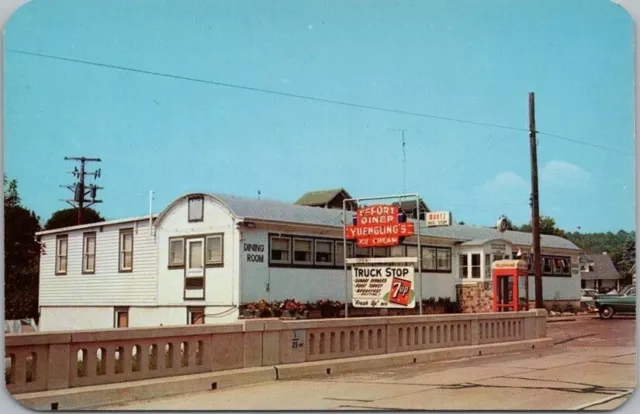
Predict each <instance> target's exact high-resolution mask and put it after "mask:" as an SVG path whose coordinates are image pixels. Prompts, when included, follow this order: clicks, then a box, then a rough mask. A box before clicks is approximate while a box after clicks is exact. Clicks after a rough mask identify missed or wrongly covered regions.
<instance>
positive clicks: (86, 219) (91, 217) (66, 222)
mask: <svg viewBox="0 0 640 414" xmlns="http://www.w3.org/2000/svg"><path fill="white" fill-rule="evenodd" d="M101 221H104V218H103V217H102V216H101V215H100V213H98V212H97V211H95V210H94V209H92V208H90V207H85V208H83V209H82V223H81V224H91V223H99V222H101ZM77 224H78V211H77V210H76V209H75V208H66V209H62V210H58V211H56V212H55V213H53V214H52V215H51V218H50V219H49V220H47V222H46V223H45V225H44V229H45V230H55V229H61V228H63V227H70V226H75V225H77Z"/></svg>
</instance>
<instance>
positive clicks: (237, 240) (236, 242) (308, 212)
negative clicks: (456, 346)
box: [38, 194, 580, 331]
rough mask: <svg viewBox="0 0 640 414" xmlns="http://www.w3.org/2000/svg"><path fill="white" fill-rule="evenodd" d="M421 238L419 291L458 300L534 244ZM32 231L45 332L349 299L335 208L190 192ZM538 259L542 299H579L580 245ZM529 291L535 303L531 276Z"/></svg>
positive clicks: (492, 236) (455, 230) (377, 252)
mask: <svg viewBox="0 0 640 414" xmlns="http://www.w3.org/2000/svg"><path fill="white" fill-rule="evenodd" d="M341 196H342V197H344V195H341ZM347 214H348V217H347V219H348V220H349V221H351V217H352V214H353V213H351V212H348V213H347ZM416 227H417V226H416ZM421 234H422V236H421V244H422V266H423V270H422V283H423V298H424V299H427V298H429V297H435V298H438V297H449V298H451V299H452V300H454V301H455V300H456V285H458V284H477V283H478V282H487V281H489V280H490V277H491V276H490V263H491V262H492V261H493V260H497V259H501V258H503V257H504V258H508V257H513V256H514V255H515V253H516V252H517V251H518V249H521V250H522V251H524V252H527V251H529V246H530V245H531V240H532V238H531V234H528V233H520V232H513V231H506V232H505V233H499V232H498V231H497V230H495V229H490V228H480V227H472V226H458V225H452V226H448V227H437V228H422V229H421ZM38 236H39V237H40V240H41V242H42V243H43V250H44V254H43V256H42V257H41V261H40V294H39V305H40V311H41V317H40V330H41V331H51V330H66V329H104V328H112V327H119V326H131V327H134V326H135V327H140V326H158V325H165V326H166V325H184V324H190V323H203V322H206V323H227V322H230V321H234V320H236V319H237V318H238V316H239V310H238V308H239V305H241V304H246V303H248V302H254V301H258V300H260V299H263V298H264V299H267V300H282V299H285V298H295V299H297V300H300V301H302V302H305V301H315V300H317V299H321V298H330V299H334V300H341V301H344V300H345V299H347V298H346V292H345V290H346V289H345V271H344V267H343V266H344V264H343V252H344V250H343V249H344V246H343V239H342V238H343V224H342V209H332V208H323V207H309V206H304V205H296V204H288V203H283V202H276V201H267V200H255V199H248V198H241V197H233V196H226V195H219V194H189V195H185V196H183V197H180V198H178V199H177V200H175V201H173V202H172V203H171V204H169V205H168V206H167V207H166V208H165V209H164V210H163V211H162V212H161V213H160V214H159V215H157V216H156V215H154V216H153V217H149V216H147V217H137V218H131V219H123V220H113V221H106V222H101V223H95V224H91V225H82V226H74V227H68V228H63V229H58V230H52V231H43V232H40V233H38ZM416 242H417V238H416V237H410V238H407V239H406V240H405V242H404V245H402V246H398V247H393V248H390V249H387V248H374V249H360V248H356V249H355V252H354V250H353V248H354V246H353V244H352V243H350V242H349V243H348V245H347V249H348V251H349V256H352V255H353V254H355V256H357V257H369V256H379V257H385V256H399V257H400V256H405V255H407V256H417V246H416ZM542 254H543V269H544V274H545V275H544V282H543V287H544V299H545V300H546V301H553V300H562V301H579V299H580V274H579V272H578V269H577V266H578V258H579V254H580V250H579V249H578V248H577V247H576V246H575V245H574V244H572V243H571V242H569V241H568V240H565V239H562V238H560V237H555V236H543V237H542ZM572 264H573V266H572ZM574 266H575V269H572V268H573V267H574ZM348 277H350V275H349V276H348ZM530 286H531V287H530V296H531V297H532V298H533V292H534V290H533V278H531V281H530Z"/></svg>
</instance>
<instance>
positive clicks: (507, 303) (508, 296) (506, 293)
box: [491, 260, 528, 312]
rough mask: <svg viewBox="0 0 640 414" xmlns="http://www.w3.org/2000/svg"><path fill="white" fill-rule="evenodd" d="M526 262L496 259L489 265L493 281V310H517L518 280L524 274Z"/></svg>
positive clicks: (518, 300) (518, 301) (518, 297)
mask: <svg viewBox="0 0 640 414" xmlns="http://www.w3.org/2000/svg"><path fill="white" fill-rule="evenodd" d="M527 272H528V266H527V263H526V262H525V261H523V260H496V261H495V262H493V264H492V265H491V280H492V283H493V311H494V312H518V310H519V307H520V306H519V305H520V293H519V283H518V282H519V280H520V276H526V275H527Z"/></svg>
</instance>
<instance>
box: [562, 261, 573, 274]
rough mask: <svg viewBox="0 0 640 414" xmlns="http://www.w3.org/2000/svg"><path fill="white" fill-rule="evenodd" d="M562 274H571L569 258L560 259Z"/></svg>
mask: <svg viewBox="0 0 640 414" xmlns="http://www.w3.org/2000/svg"><path fill="white" fill-rule="evenodd" d="M562 274H563V275H571V258H569V257H567V258H564V259H562Z"/></svg>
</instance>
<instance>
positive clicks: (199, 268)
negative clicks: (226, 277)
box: [187, 239, 204, 277]
mask: <svg viewBox="0 0 640 414" xmlns="http://www.w3.org/2000/svg"><path fill="white" fill-rule="evenodd" d="M187 277H204V239H193V240H188V241H187Z"/></svg>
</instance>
